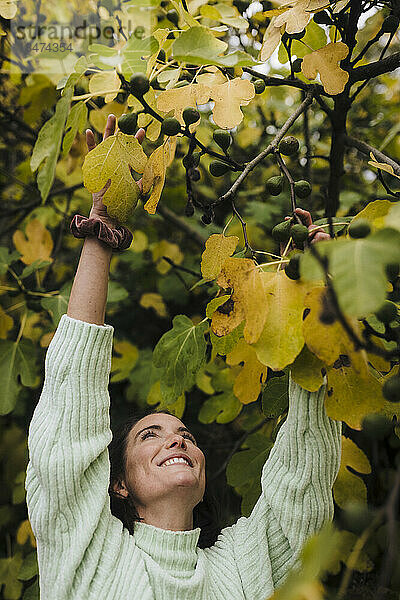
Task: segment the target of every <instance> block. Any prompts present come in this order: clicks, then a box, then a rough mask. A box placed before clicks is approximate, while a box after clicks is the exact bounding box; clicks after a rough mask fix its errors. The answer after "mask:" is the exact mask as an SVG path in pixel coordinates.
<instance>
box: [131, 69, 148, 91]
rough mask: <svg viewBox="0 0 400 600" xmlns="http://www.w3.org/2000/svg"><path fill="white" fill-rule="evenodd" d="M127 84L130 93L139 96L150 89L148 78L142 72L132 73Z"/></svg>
mask: <svg viewBox="0 0 400 600" xmlns="http://www.w3.org/2000/svg"><path fill="white" fill-rule="evenodd" d="M129 86H130V89H131V93H132V94H133V95H134V96H139V97H142V96H144V95H145V94H146V93H147V92H148V91H149V89H150V83H149V80H148V79H147V77H146V76H145V75H143V74H142V73H134V74H133V75H132V77H131V78H130V80H129Z"/></svg>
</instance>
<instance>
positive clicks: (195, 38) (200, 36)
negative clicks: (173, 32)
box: [172, 26, 256, 67]
mask: <svg viewBox="0 0 400 600" xmlns="http://www.w3.org/2000/svg"><path fill="white" fill-rule="evenodd" d="M227 47H228V45H227V44H226V43H225V42H223V41H221V40H219V39H217V38H216V37H214V35H213V34H212V33H211V31H210V30H209V29H208V28H206V27H201V26H199V27H190V28H189V29H187V30H186V31H184V32H183V33H182V34H181V35H180V37H179V38H178V39H177V40H175V42H174V44H173V46H172V51H173V56H174V58H175V60H178V61H184V62H188V63H193V64H195V65H217V66H222V67H235V66H236V67H246V66H251V65H255V64H256V61H255V60H254V59H253V58H252V57H251V56H250V55H249V54H246V52H241V51H236V52H233V53H232V54H228V55H226V56H220V54H222V53H223V52H224V51H225V50H226V49H227Z"/></svg>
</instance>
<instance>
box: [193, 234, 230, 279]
mask: <svg viewBox="0 0 400 600" xmlns="http://www.w3.org/2000/svg"><path fill="white" fill-rule="evenodd" d="M238 241H239V238H238V237H237V236H236V235H230V236H228V237H226V236H225V235H224V234H223V233H214V234H213V235H211V236H210V237H209V238H208V240H207V241H206V249H205V250H204V252H203V254H202V255H201V273H202V275H203V278H204V279H215V278H216V277H218V275H219V274H220V272H221V269H222V266H223V264H224V262H225V261H226V259H227V258H229V257H230V256H232V254H233V253H234V251H235V249H236V246H237V243H238Z"/></svg>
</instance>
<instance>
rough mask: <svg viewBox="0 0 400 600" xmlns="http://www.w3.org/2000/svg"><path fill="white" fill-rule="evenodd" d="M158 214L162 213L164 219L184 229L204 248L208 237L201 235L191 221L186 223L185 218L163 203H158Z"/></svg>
mask: <svg viewBox="0 0 400 600" xmlns="http://www.w3.org/2000/svg"><path fill="white" fill-rule="evenodd" d="M156 214H158V215H161V216H162V217H164V219H165V220H166V221H170V223H173V224H174V225H176V226H177V227H178V228H179V229H181V230H182V231H184V232H185V233H187V234H188V236H189V237H190V238H191V239H192V240H193V241H194V242H195V243H196V244H197V245H199V246H201V248H204V244H205V243H206V240H207V237H206V236H203V235H201V233H199V232H198V231H196V229H195V228H194V227H192V225H190V224H189V223H186V222H185V221H184V220H183V219H181V218H180V217H178V215H176V214H175V213H174V212H172V210H170V209H169V208H167V207H166V206H162V205H161V204H158V206H157V212H156Z"/></svg>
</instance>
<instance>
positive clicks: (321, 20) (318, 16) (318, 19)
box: [314, 10, 332, 25]
mask: <svg viewBox="0 0 400 600" xmlns="http://www.w3.org/2000/svg"><path fill="white" fill-rule="evenodd" d="M314 23H318V25H331V24H332V20H331V18H330V16H329V15H328V13H327V12H326V11H325V10H321V11H320V12H317V13H315V15H314Z"/></svg>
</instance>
